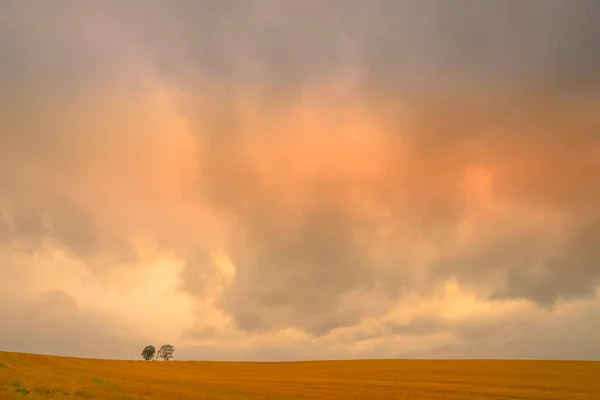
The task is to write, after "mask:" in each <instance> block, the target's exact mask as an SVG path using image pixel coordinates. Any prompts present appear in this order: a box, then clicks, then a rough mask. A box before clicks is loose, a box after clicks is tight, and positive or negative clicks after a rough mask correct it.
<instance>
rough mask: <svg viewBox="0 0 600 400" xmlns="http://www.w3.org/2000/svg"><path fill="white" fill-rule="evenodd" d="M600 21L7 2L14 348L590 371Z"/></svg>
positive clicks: (587, 15)
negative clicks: (561, 363)
mask: <svg viewBox="0 0 600 400" xmlns="http://www.w3.org/2000/svg"><path fill="white" fill-rule="evenodd" d="M598 18H600V3H599V2H597V1H595V0H578V1H562V0H545V1H542V0H518V1H517V0H495V1H487V2H482V1H478V0H455V1H448V0H389V1H385V0H371V1H368V2H367V1H362V0H328V1H317V0H307V1H295V0H294V1H293V0H289V1H288V0H240V1H233V0H220V1H218V2H217V1H212V0H211V1H208V0H207V1H200V0H198V1H191V0H190V1H184V0H171V1H158V0H146V1H142V0H129V1H120V0H119V1H117V0H114V1H110V0H107V1H86V2H81V1H76V0H73V1H67V0H57V1H52V2H49V1H42V0H39V1H35V0H34V1H30V2H24V1H21V0H2V1H0V349H2V350H9V351H24V352H41V353H51V354H61V355H73V356H85V357H107V358H125V359H130V358H140V352H141V350H142V348H143V347H144V346H145V345H147V344H150V343H152V344H155V345H157V346H158V345H161V344H163V343H171V344H173V345H175V347H176V348H177V351H176V353H175V356H176V358H178V359H228V360H230V359H241V360H295V359H316V358H365V357H366V358H393V357H436V358H443V357H500V358H585V359H600V341H599V340H598V338H599V337H600V290H599V287H600V41H598V37H600V24H598Z"/></svg>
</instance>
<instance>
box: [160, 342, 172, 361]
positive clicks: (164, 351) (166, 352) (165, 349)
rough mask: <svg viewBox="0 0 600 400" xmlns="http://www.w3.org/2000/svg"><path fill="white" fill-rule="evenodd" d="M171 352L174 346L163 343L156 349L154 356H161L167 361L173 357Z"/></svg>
mask: <svg viewBox="0 0 600 400" xmlns="http://www.w3.org/2000/svg"><path fill="white" fill-rule="evenodd" d="M173 352H175V347H173V346H171V345H170V344H163V345H162V346H161V347H160V349H159V350H158V354H157V355H156V357H158V358H162V359H163V360H165V361H169V360H170V359H171V358H173Z"/></svg>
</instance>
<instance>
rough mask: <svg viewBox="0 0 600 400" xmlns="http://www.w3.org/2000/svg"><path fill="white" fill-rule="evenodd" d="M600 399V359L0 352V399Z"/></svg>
mask: <svg viewBox="0 0 600 400" xmlns="http://www.w3.org/2000/svg"><path fill="white" fill-rule="evenodd" d="M22 398H27V399H114V400H138V399H139V400H142V399H144V400H152V399H157V400H159V399H160V400H178V399H182V400H188V399H189V400H192V399H193V400H202V399H214V400H222V399H228V400H233V399H240V400H241V399H263V400H276V399H281V400H286V399H289V400H291V399H296V400H299V399H415V400H417V399H420V400H426V399H433V400H437V399H475V400H477V399H513V400H517V399H523V400H524V399H564V400H579V399H580V400H594V399H600V363H599V362H584V361H581V362H579V361H492V360H481V361H476V360H443V361H442V360H361V361H310V362H290V363H243V362H200V361H198V362H196V361H193V362H192V361H169V362H159V361H109V360H91V359H78V358H63V357H52V356H44V355H33V354H18V353H4V352H0V399H2V400H4V399H10V400H12V399H22Z"/></svg>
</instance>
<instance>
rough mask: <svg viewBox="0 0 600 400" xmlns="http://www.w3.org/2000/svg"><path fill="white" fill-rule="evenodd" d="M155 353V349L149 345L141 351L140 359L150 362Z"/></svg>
mask: <svg viewBox="0 0 600 400" xmlns="http://www.w3.org/2000/svg"><path fill="white" fill-rule="evenodd" d="M155 353H156V349H155V348H154V346H152V345H149V346H146V347H144V350H142V357H143V358H144V360H146V361H150V360H152V359H153V358H154V354H155Z"/></svg>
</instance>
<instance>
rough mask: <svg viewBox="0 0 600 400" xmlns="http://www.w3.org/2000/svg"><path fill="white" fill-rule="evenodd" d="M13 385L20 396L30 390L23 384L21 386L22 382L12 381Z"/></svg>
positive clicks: (25, 394)
mask: <svg viewBox="0 0 600 400" xmlns="http://www.w3.org/2000/svg"><path fill="white" fill-rule="evenodd" d="M13 387H14V388H15V391H16V392H17V394H18V395H20V396H27V395H28V394H29V393H31V391H30V390H29V389H27V388H26V387H25V386H23V384H22V383H21V382H19V381H14V382H13Z"/></svg>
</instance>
